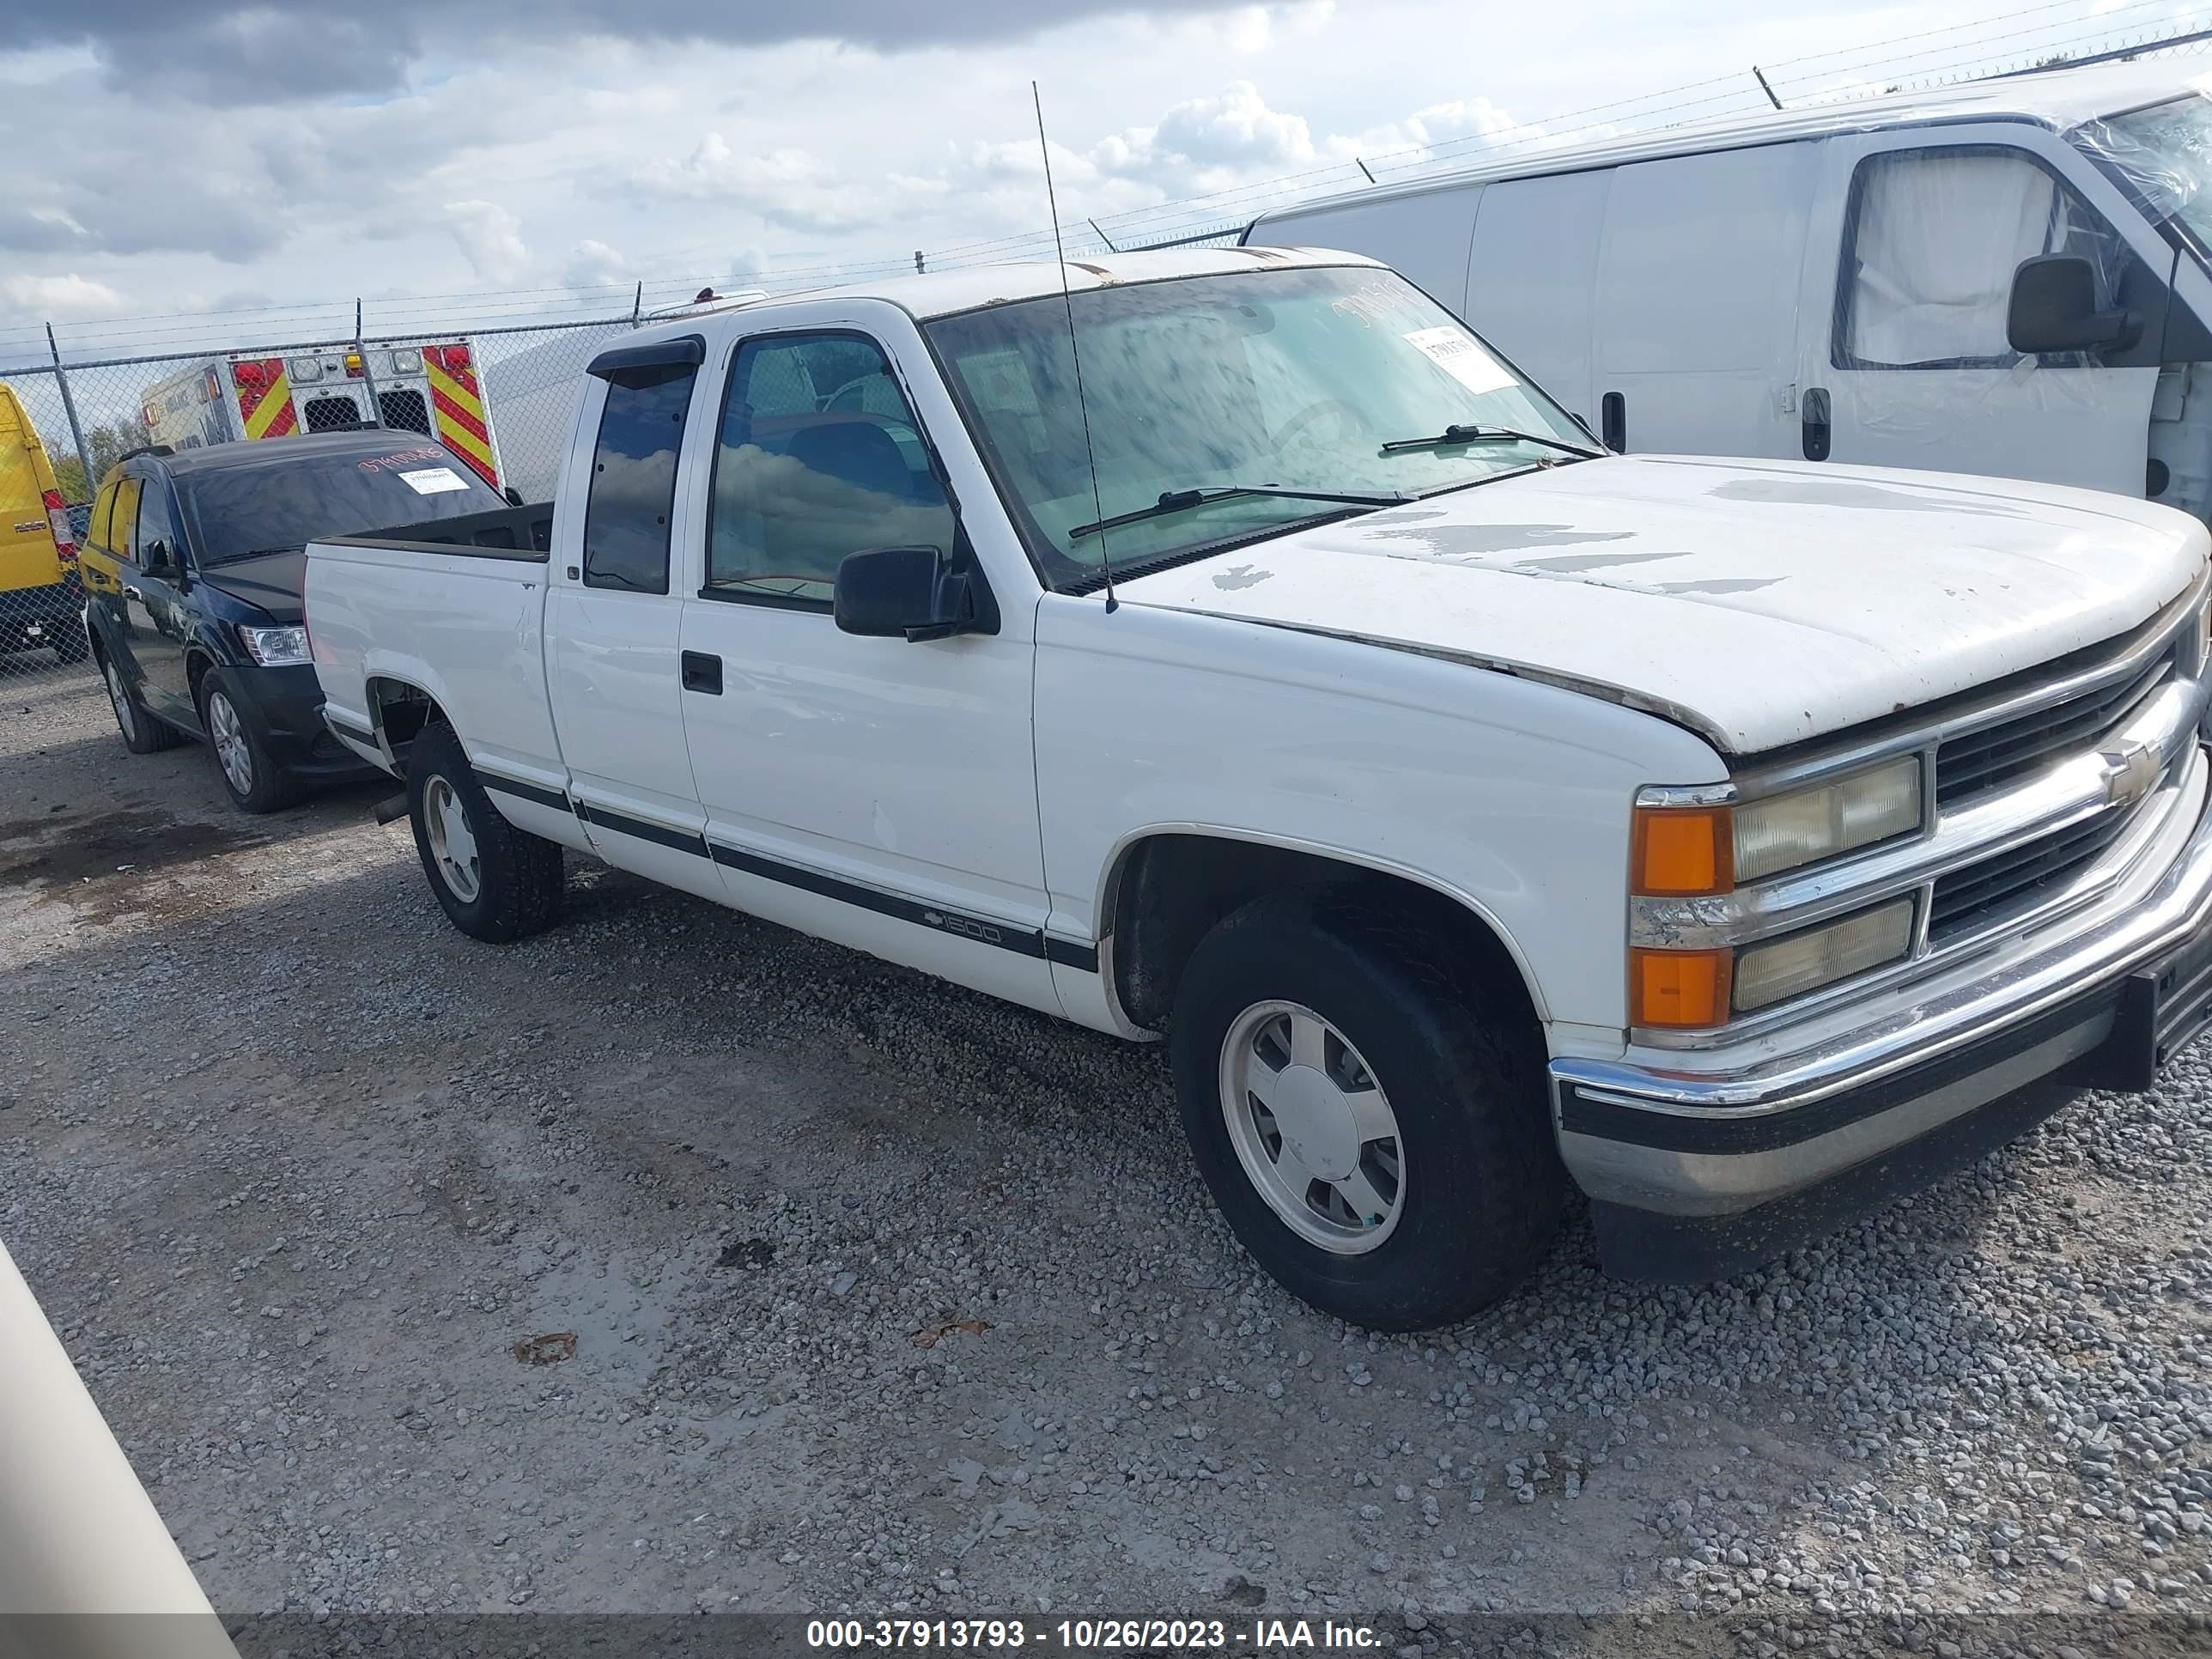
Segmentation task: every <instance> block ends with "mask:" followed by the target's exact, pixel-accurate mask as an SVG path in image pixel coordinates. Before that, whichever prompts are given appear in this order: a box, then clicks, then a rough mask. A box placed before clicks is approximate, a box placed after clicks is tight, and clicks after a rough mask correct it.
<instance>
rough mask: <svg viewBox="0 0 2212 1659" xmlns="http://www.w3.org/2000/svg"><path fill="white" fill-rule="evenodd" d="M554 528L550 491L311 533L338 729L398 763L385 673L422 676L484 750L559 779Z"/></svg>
mask: <svg viewBox="0 0 2212 1659" xmlns="http://www.w3.org/2000/svg"><path fill="white" fill-rule="evenodd" d="M552 526H553V508H552V506H551V504H550V503H539V504H538V505H535V506H526V507H501V508H496V509H495V510H492V511H489V512H485V513H471V514H469V515H467V516H466V517H463V518H456V519H441V520H435V521H434V522H430V523H426V524H415V525H399V526H393V527H392V528H391V529H388V530H383V531H379V532H376V533H374V534H373V535H365V536H333V537H331V538H327V539H325V540H319V541H315V542H312V543H310V544H308V547H307V617H308V623H307V630H308V637H309V639H310V641H312V647H313V653H314V660H315V674H316V678H318V679H319V681H320V682H321V684H322V689H323V699H324V705H323V706H324V714H325V720H327V721H328V723H329V725H330V726H331V730H332V731H333V732H336V733H337V735H338V736H339V737H341V738H345V739H346V740H348V741H349V743H350V744H352V745H353V746H354V747H355V748H356V750H359V751H360V752H362V754H364V755H366V756H368V757H369V758H371V759H373V760H375V761H377V762H378V763H380V764H382V763H387V754H386V746H380V744H379V743H378V741H377V739H378V738H379V735H380V734H381V733H384V732H385V726H384V723H383V720H382V714H383V711H382V709H381V708H380V702H381V698H380V688H379V682H380V680H382V679H387V678H388V679H392V680H395V681H398V682H401V683H403V684H407V685H410V686H419V687H421V688H422V689H423V690H427V691H428V692H429V693H430V695H431V696H433V697H435V699H436V700H437V702H438V704H439V706H440V707H441V708H443V709H445V710H446V712H447V715H448V716H449V717H450V718H451V719H452V720H453V725H454V726H455V728H456V729H457V730H459V731H461V732H466V733H467V734H468V738H469V747H470V750H471V755H472V756H473V757H476V758H478V759H481V760H485V761H489V762H490V763H493V764H495V765H497V766H499V767H500V768H501V769H503V770H506V771H508V772H511V773H513V774H514V775H517V776H520V777H522V778H525V779H538V778H542V779H543V780H544V782H545V785H546V787H550V788H556V789H557V788H559V787H561V784H562V780H563V777H564V774H563V773H562V769H561V766H560V760H559V756H560V747H559V744H557V742H556V740H555V738H554V735H553V720H552V713H551V709H550V705H549V702H548V700H547V696H546V688H545V664H544V616H545V567H546V562H547V558H548V554H547V548H548V547H549V545H550V542H551V532H552ZM391 735H393V736H397V735H398V733H393V734H391ZM406 735H411V729H410V730H409V731H408V732H407V733H406ZM388 746H389V747H395V748H396V746H397V745H396V744H392V745H388Z"/></svg>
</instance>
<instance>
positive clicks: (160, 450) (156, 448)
mask: <svg viewBox="0 0 2212 1659" xmlns="http://www.w3.org/2000/svg"><path fill="white" fill-rule="evenodd" d="M175 453H177V452H176V448H175V447H174V446H173V445H170V444H141V445H139V446H138V447H137V448H136V449H126V450H125V451H124V452H123V453H121V454H120V455H118V456H117V457H116V458H115V459H117V460H118V462H119V461H131V460H136V459H137V458H138V457H139V456H141V455H173V454H175Z"/></svg>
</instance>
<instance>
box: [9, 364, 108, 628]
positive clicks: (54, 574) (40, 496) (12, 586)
mask: <svg viewBox="0 0 2212 1659" xmlns="http://www.w3.org/2000/svg"><path fill="white" fill-rule="evenodd" d="M83 618H84V593H83V590H82V588H81V587H79V586H78V585H77V574H76V537H75V536H74V535H73V534H72V533H71V532H70V521H69V509H68V507H67V506H66V505H65V504H64V502H63V501H62V493H61V491H60V489H58V488H57V487H56V486H55V483H54V470H53V468H52V466H51V465H48V463H47V461H46V446H45V445H44V444H42V443H40V441H39V429H38V428H37V427H35V426H33V424H32V423H31V417H30V416H28V415H27V414H26V413H25V412H24V410H23V405H22V402H21V399H19V398H17V397H16V396H15V392H14V390H13V389H12V388H10V387H9V386H7V385H6V384H5V383H4V382H0V651H26V650H32V649H34V648H36V647H39V646H42V645H43V646H51V647H52V648H53V652H54V654H55V655H56V656H58V657H59V658H60V659H62V660H63V661H64V662H82V661H83V660H84V656H85V651H86V648H87V647H86V644H85V634H84V620H83Z"/></svg>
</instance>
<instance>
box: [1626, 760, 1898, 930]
mask: <svg viewBox="0 0 2212 1659" xmlns="http://www.w3.org/2000/svg"><path fill="white" fill-rule="evenodd" d="M1919 827H1920V758H1919V757H1918V756H1917V755H1900V756H1899V757H1897V758H1896V759H1895V760H1890V761H1884V762H1882V763H1881V764H1880V765H1878V766H1869V767H1867V768H1866V769H1863V770H1862V771H1857V772H1853V773H1851V774H1850V775H1848V776H1845V777H1840V778H1833V779H1831V780H1829V781H1827V782H1825V783H1817V784H1813V785H1811V786H1809V787H1806V788H1803V789H1793V790H1791V791H1790V792H1789V793H1787V794H1781V795H1768V796H1765V797H1763V798H1762V799H1758V800H1753V801H1746V802H1743V803H1742V804H1741V805H1734V806H1638V808H1637V809H1636V819H1635V828H1634V835H1633V838H1632V843H1631V848H1630V854H1629V865H1630V868H1629V891H1631V892H1632V893H1641V894H1644V895H1645V896H1650V897H1654V898H1691V897H1700V896H1705V895H1707V894H1712V893H1726V892H1731V891H1733V890H1735V888H1736V887H1737V886H1739V885H1740V884H1742V883H1744V882H1747V881H1758V880H1760V879H1762V878H1765V877H1767V876H1771V875H1778V874H1779V873H1780V872H1783V871H1784V870H1796V869H1799V868H1801V867H1802V866H1805V865H1808V864H1818V863H1820V861H1821V860H1824V859H1832V858H1836V857H1838V856H1839V855H1841V854H1844V853H1850V852H1856V851H1857V849H1858V848H1862V847H1871V846H1873V845H1874V844H1875V842H1884V841H1888V840H1890V839H1891V838H1892V837H1893V836H1904V835H1910V834H1911V833H1912V832H1913V831H1914V830H1916V829H1918V828H1919Z"/></svg>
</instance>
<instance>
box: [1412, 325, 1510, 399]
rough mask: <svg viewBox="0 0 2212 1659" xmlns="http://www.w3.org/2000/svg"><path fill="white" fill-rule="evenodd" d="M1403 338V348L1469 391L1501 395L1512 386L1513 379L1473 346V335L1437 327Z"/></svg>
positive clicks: (1450, 327)
mask: <svg viewBox="0 0 2212 1659" xmlns="http://www.w3.org/2000/svg"><path fill="white" fill-rule="evenodd" d="M1405 338H1406V343H1407V345H1409V346H1411V347H1413V349H1414V350H1416V351H1418V352H1419V353H1420V354H1421V355H1422V356H1425V357H1426V358H1427V359H1428V360H1429V361H1430V362H1432V363H1434V364H1435V365H1436V366H1437V368H1441V369H1442V370H1443V372H1444V373H1445V374H1449V375H1450V376H1451V377H1452V379H1454V380H1457V381H1458V382H1459V383H1460V384H1461V385H1462V386H1465V387H1466V388H1467V389H1468V391H1469V392H1502V391H1504V389H1505V388H1506V387H1507V386H1511V385H1513V384H1514V383H1515V382H1514V380H1513V377H1512V376H1511V375H1510V374H1507V373H1506V372H1505V371H1504V369H1503V368H1499V367H1498V360H1497V359H1496V358H1494V357H1492V356H1491V355H1490V354H1489V353H1488V352H1486V351H1485V350H1484V349H1482V348H1481V346H1480V345H1479V344H1477V343H1475V341H1474V337H1473V336H1471V335H1469V334H1468V333H1467V332H1466V331H1463V330H1461V329H1456V328H1453V327H1452V326H1450V325H1449V324H1447V325H1444V326H1443V327H1441V328H1417V329H1415V330H1414V331H1413V332H1412V333H1410V334H1408V335H1407V336H1406V337H1405Z"/></svg>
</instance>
